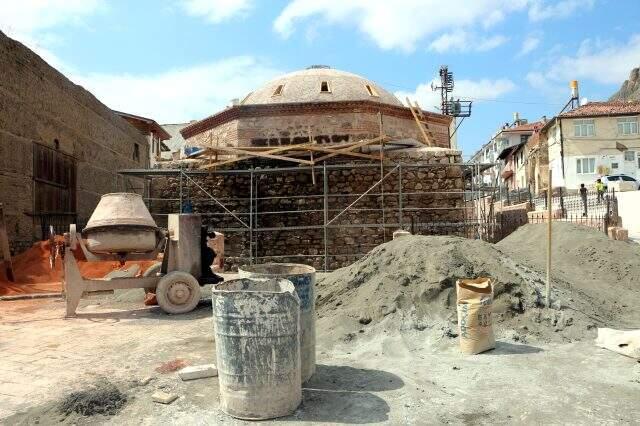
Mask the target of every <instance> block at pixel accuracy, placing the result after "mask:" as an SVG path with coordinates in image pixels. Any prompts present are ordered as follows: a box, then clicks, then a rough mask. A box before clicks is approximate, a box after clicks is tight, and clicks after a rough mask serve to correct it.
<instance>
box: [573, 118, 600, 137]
mask: <svg viewBox="0 0 640 426" xmlns="http://www.w3.org/2000/svg"><path fill="white" fill-rule="evenodd" d="M573 128H574V135H575V136H578V137H588V136H593V135H594V134H595V125H594V123H593V120H573Z"/></svg>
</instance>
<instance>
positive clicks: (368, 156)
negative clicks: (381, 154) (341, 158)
mask: <svg viewBox="0 0 640 426" xmlns="http://www.w3.org/2000/svg"><path fill="white" fill-rule="evenodd" d="M308 149H309V151H316V152H326V153H329V154H333V153H335V152H336V150H335V149H331V148H326V147H320V146H313V147H309V148H308ZM342 154H343V155H348V156H351V157H358V158H366V159H367V160H377V159H378V156H376V155H373V154H363V153H361V152H345V153H342ZM317 161H318V160H316V162H317Z"/></svg>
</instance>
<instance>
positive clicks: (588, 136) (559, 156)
mask: <svg viewBox="0 0 640 426" xmlns="http://www.w3.org/2000/svg"><path fill="white" fill-rule="evenodd" d="M639 116H640V101H633V102H625V101H608V102H590V103H587V104H585V105H582V106H579V107H577V108H575V109H573V110H571V111H567V112H564V113H562V114H560V115H558V116H557V117H554V118H553V119H552V120H550V121H549V122H548V123H547V124H546V125H545V126H544V127H543V128H542V129H541V138H542V140H543V143H544V145H546V146H547V147H548V156H549V167H550V168H551V170H552V179H553V186H554V187H564V188H566V189H569V190H576V189H578V188H579V187H580V184H581V183H584V184H586V185H587V186H592V185H593V184H594V182H595V181H596V179H598V177H600V176H603V175H607V174H614V173H623V174H626V175H629V176H632V177H635V178H640V172H639V169H640V158H639V157H638V153H640V135H639V133H638V117H639Z"/></svg>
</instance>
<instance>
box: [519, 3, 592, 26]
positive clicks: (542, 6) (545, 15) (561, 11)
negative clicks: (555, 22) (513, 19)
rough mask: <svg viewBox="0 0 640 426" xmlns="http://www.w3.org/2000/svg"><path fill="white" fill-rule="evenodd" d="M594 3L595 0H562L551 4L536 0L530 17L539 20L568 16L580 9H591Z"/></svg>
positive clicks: (530, 11) (531, 8) (532, 5)
mask: <svg viewBox="0 0 640 426" xmlns="http://www.w3.org/2000/svg"><path fill="white" fill-rule="evenodd" d="M594 4H595V0H561V1H556V2H555V3H551V4H549V2H548V1H543V0H534V1H532V4H531V7H530V8H529V19H530V20H532V21H534V22H538V21H544V20H546V19H561V18H567V17H569V16H571V15H573V14H574V13H576V12H578V11H581V10H585V9H591V8H592V7H593V5H594Z"/></svg>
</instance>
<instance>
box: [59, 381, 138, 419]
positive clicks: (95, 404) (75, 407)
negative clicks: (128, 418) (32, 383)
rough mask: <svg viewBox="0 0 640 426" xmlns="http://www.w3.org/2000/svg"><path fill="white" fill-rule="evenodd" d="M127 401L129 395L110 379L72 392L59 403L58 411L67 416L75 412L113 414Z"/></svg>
mask: <svg viewBox="0 0 640 426" xmlns="http://www.w3.org/2000/svg"><path fill="white" fill-rule="evenodd" d="M126 403H127V396H126V395H125V394H124V393H122V392H120V390H119V389H118V388H117V387H116V386H115V385H114V384H112V383H110V382H108V381H106V380H105V381H101V382H98V383H97V384H96V385H94V387H92V388H90V389H87V390H82V391H79V392H72V393H70V394H69V395H68V396H67V397H65V398H64V399H63V400H62V401H61V402H60V403H59V405H58V412H60V414H63V415H65V416H69V415H71V414H73V413H76V414H80V415H82V416H87V417H88V416H95V415H96V414H99V415H103V416H113V415H115V414H117V413H118V411H120V409H121V408H122V407H123V406H124V405H125V404H126Z"/></svg>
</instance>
